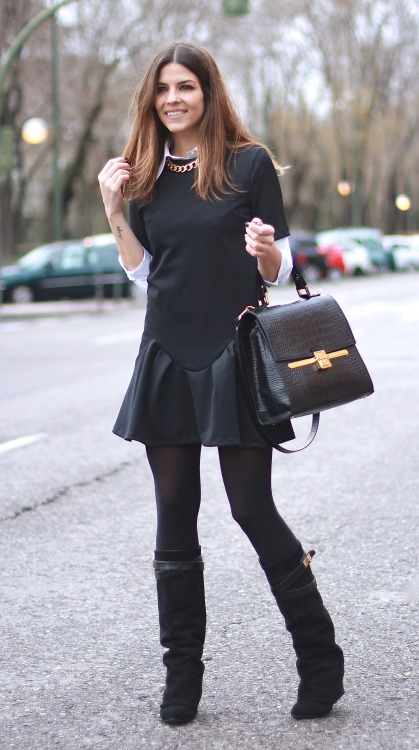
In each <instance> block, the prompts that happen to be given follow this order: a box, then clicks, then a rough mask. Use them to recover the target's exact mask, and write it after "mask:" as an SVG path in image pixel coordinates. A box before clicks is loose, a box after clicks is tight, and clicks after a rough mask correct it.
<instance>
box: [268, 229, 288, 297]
mask: <svg viewBox="0 0 419 750" xmlns="http://www.w3.org/2000/svg"><path fill="white" fill-rule="evenodd" d="M275 245H276V246H277V248H278V249H279V250H280V251H281V254H282V261H281V266H280V269H279V272H278V276H277V278H276V279H275V281H267V280H266V279H264V281H265V283H266V284H271V286H278V285H279V284H286V282H287V281H288V279H289V277H290V273H291V271H292V266H293V262H292V255H291V248H290V243H289V240H288V237H281V239H280V240H275Z"/></svg>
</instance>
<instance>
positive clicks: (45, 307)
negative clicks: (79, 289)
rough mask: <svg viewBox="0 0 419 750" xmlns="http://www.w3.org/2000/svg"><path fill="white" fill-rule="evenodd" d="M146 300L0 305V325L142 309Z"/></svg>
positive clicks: (92, 300)
mask: <svg viewBox="0 0 419 750" xmlns="http://www.w3.org/2000/svg"><path fill="white" fill-rule="evenodd" d="M145 302H146V298H145V297H144V300H143V299H141V298H139V299H118V300H115V299H83V300H61V301H59V302H31V303H30V304H27V305H25V304H23V305H14V304H3V305H0V323H1V322H2V321H6V320H7V321H10V320H22V319H27V318H48V317H56V316H65V315H80V314H89V315H95V314H99V313H105V312H115V311H116V310H129V309H132V308H133V307H140V308H142V307H144V306H145Z"/></svg>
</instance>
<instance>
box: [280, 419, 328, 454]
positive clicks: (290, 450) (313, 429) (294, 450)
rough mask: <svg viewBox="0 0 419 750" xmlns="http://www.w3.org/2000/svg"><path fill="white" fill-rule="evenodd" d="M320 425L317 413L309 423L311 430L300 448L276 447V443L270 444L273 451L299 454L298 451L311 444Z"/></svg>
mask: <svg viewBox="0 0 419 750" xmlns="http://www.w3.org/2000/svg"><path fill="white" fill-rule="evenodd" d="M319 424H320V414H319V412H316V414H313V417H312V421H311V430H310V432H309V434H308V437H307V440H306V441H305V443H304V445H302V446H301V447H300V448H284V446H283V445H277V444H276V443H272V441H270V442H271V443H272V445H273V447H274V448H275V450H277V451H279V452H280V453H299V452H300V451H303V450H304V449H305V448H308V446H309V445H310V444H311V443H312V442H313V440H314V438H315V437H316V435H317V430H318V429H319Z"/></svg>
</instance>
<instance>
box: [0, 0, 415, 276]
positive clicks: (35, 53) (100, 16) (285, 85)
mask: <svg viewBox="0 0 419 750" xmlns="http://www.w3.org/2000/svg"><path fill="white" fill-rule="evenodd" d="M174 38H187V39H191V40H195V41H197V42H199V43H201V44H203V45H204V46H206V47H207V48H208V49H209V50H210V51H211V52H212V53H213V54H214V55H215V57H216V59H217V61H218V62H219V64H220V66H221V68H222V70H223V73H224V75H225V78H226V80H227V83H228V85H229V88H230V90H231V92H232V94H233V98H234V100H235V102H236V104H237V107H238V109H239V110H240V113H241V114H242V116H243V118H244V120H245V122H246V124H247V125H248V126H249V128H250V129H251V130H252V131H253V133H254V134H255V135H256V136H257V137H259V138H261V139H263V140H264V141H265V142H266V143H268V144H269V145H270V146H271V147H272V149H273V150H274V152H275V153H276V155H277V157H278V160H279V162H280V163H281V164H282V165H290V166H291V169H289V170H287V172H286V175H285V176H284V177H283V178H282V189H283V193H284V199H285V205H286V212H287V217H288V222H289V224H290V227H291V229H292V233H294V234H295V238H294V245H295V248H296V250H295V252H297V250H298V251H299V252H300V260H301V261H303V260H304V258H305V256H304V252H303V250H302V249H301V248H302V245H301V243H303V245H304V241H305V246H306V248H307V253H308V254H309V253H310V252H311V253H312V255H313V254H315V255H316V262H315V263H311V264H310V268H311V270H312V269H313V268H315V267H318V268H319V271H318V272H319V273H322V268H321V267H322V263H323V266H327V267H328V268H329V262H327V263H325V262H324V258H323V260H321V261H319V258H318V257H317V255H318V246H319V245H320V246H323V248H324V247H327V248H328V250H327V252H328V253H329V248H330V246H331V244H332V243H331V242H327V243H325V237H324V236H323V237H320V239H321V240H322V242H320V239H319V235H318V233H319V232H324V231H325V230H331V229H335V228H336V227H371V228H375V229H376V230H378V231H379V232H380V233H381V237H382V236H383V235H390V236H393V237H394V236H397V237H398V240H397V243H398V246H399V245H400V243H401V245H403V244H404V245H405V247H404V250H405V254H406V252H407V253H408V254H409V252H410V253H411V252H413V251H412V250H411V247H410V245H411V243H410V245H409V242H407V240H406V239H403V238H406V237H407V238H410V236H412V235H414V234H415V232H417V231H418V223H419V209H418V200H419V178H418V170H417V163H418V160H419V127H418V126H419V108H418V87H419V83H418V82H419V77H418V69H419V5H418V3H417V2H415V1H414V0H293V2H289V0H205V1H204V0H119V1H118V3H117V4H116V3H115V2H113V0H83V1H80V0H79V1H78V0H64V2H47V1H45V2H41V1H40V0H2V3H1V6H0V50H1V57H0V61H1V68H0V126H1V129H0V206H1V223H0V235H1V248H2V251H1V260H0V265H3V266H4V265H6V266H7V265H10V264H13V263H14V262H15V260H16V258H18V257H19V256H21V255H22V254H23V253H25V252H26V251H28V250H31V249H32V248H35V247H36V246H37V245H41V244H43V243H49V242H51V241H54V240H68V239H76V238H83V237H86V236H87V235H89V236H90V235H96V234H99V233H102V232H107V231H108V227H107V223H106V218H105V215H104V212H103V209H102V204H101V199H100V193H99V189H98V183H97V174H98V172H99V171H100V169H101V168H102V165H103V164H104V162H105V161H106V160H107V159H108V158H109V157H111V156H115V155H117V154H119V153H121V149H122V148H123V145H124V142H125V140H126V138H127V134H128V131H129V126H130V118H129V103H130V100H131V97H132V95H133V92H134V90H135V87H136V85H137V82H138V80H139V78H140V76H141V74H142V71H143V68H144V65H145V64H146V63H147V62H148V61H149V59H150V56H151V54H152V53H153V52H154V48H155V47H156V46H157V45H158V44H159V43H160V42H162V41H167V40H169V39H174ZM400 238H401V239H400ZM326 239H327V237H326ZM329 239H330V238H329ZM331 239H332V240H333V241H334V244H335V250H336V251H337V248H336V243H337V241H338V240H341V239H342V236H339V237H337V236H333V237H332V238H331ZM346 239H347V240H348V242H346V246H345V243H343V242H341V245H340V248H341V251H344V252H346V254H347V257H349V254H350V253H351V252H352V254H353V252H354V246H353V242H355V243H358V245H360V244H362V243H361V238H360V237H358V236H353V233H352V234H351V233H349V235H348V237H347V238H346ZM298 243H299V244H298ZM351 243H352V251H351V249H350V245H351ZM397 243H396V240H394V241H393V242H390V241H389V240H387V248H390V250H391V253H390V255H389V252H387V259H386V261H385V262H384V265H385V264H387V265H388V266H389V267H392V266H393V267H397V264H398V263H399V261H398V260H397V254H396V255H395V254H394V252H393V250H392V248H394V247H395V246H396V245H397ZM367 244H368V243H367ZM384 244H385V243H384ZM297 245H298V248H297ZM390 246H391V247H390ZM310 247H311V250H310ZM314 248H315V249H314ZM367 249H368V248H367ZM355 250H357V248H355ZM324 254H325V253H324V252H323V255H324ZM341 254H342V252H341ZM402 254H403V253H402ZM418 254H419V250H416V256H415V255H414V257H415V258H416V259H415V260H410V261H408V262H406V265H407V266H409V267H410V266H412V267H415V264H416V263H418V264H419V262H418V261H417V255H418ZM400 257H401V256H400ZM403 257H404V256H403ZM409 257H410V256H409ZM329 260H330V259H329ZM367 261H369V262H371V257H369V259H367V260H365V259H364V261H363V262H364V265H365V262H367ZM359 263H360V264H361V260H360V261H359ZM372 263H373V265H374V258H372ZM400 263H401V265H403V263H404V261H403V260H402V261H400ZM335 265H336V273H339V272H340V273H349V271H348V267H347V266H348V261H346V265H345V264H344V261H343V260H342V258H341V260H340V261H339V262H337V261H336V259H335ZM342 265H344V266H345V268H344V269H343V270H342V268H341V266H342ZM361 265H362V264H361ZM361 265H360V266H359V268H358V266H357V264H356V262H355V261H354V260H353V258H352V266H353V267H354V269H355V272H360V273H361V272H365V271H366V270H368V269H367V268H364V269H363V270H362V269H361ZM416 267H417V266H416ZM323 270H324V268H323ZM314 273H315V272H314Z"/></svg>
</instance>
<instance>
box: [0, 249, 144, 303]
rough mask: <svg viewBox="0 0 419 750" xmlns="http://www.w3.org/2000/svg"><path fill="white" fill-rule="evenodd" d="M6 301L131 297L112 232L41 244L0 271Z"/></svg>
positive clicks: (129, 286) (129, 285) (0, 280)
mask: <svg viewBox="0 0 419 750" xmlns="http://www.w3.org/2000/svg"><path fill="white" fill-rule="evenodd" d="M0 283H1V285H2V289H3V299H4V301H5V302H16V303H19V302H20V303H25V302H33V301H35V300H58V299H81V298H86V297H94V296H108V297H110V296H117V295H122V296H130V294H131V287H132V286H133V285H132V284H131V282H130V281H128V279H127V277H126V274H125V272H124V270H123V269H122V268H121V265H120V264H119V262H118V249H117V246H116V242H115V239H114V237H113V235H112V234H100V235H95V236H93V237H85V238H84V239H80V240H66V241H63V242H54V243H51V244H48V245H40V246H39V247H36V248H34V249H33V250H30V251H29V252H28V253H26V254H25V255H23V256H22V257H21V258H20V259H19V260H18V261H17V263H16V265H14V266H6V267H4V268H3V269H2V270H1V276H0Z"/></svg>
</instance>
